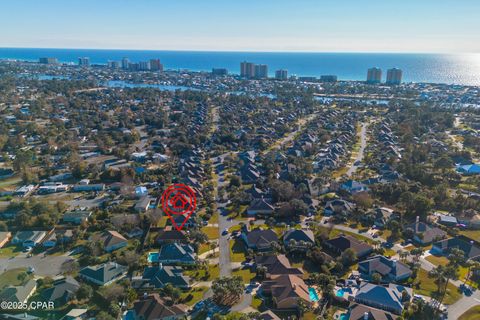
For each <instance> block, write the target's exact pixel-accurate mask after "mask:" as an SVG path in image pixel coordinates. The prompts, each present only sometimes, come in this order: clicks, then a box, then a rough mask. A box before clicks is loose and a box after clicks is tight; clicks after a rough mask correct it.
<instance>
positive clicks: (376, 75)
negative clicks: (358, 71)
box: [367, 68, 382, 83]
mask: <svg viewBox="0 0 480 320" xmlns="http://www.w3.org/2000/svg"><path fill="white" fill-rule="evenodd" d="M381 81H382V69H380V68H370V69H368V72H367V82H368V83H380V82H381Z"/></svg>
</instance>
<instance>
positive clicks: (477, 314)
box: [458, 306, 480, 320]
mask: <svg viewBox="0 0 480 320" xmlns="http://www.w3.org/2000/svg"><path fill="white" fill-rule="evenodd" d="M458 320H480V306H475V307H472V308H470V309H468V310H467V311H466V312H465V313H464V314H462V315H461V316H460V318H458Z"/></svg>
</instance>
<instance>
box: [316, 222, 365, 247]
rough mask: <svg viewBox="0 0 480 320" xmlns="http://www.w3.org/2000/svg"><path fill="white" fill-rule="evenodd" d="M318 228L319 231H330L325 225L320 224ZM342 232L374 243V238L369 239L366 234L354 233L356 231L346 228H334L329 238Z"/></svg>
mask: <svg viewBox="0 0 480 320" xmlns="http://www.w3.org/2000/svg"><path fill="white" fill-rule="evenodd" d="M318 230H319V231H325V232H328V230H329V228H327V227H324V226H318ZM340 234H345V235H349V236H352V237H354V238H356V239H358V240H360V241H364V242H366V243H369V244H372V243H373V240H372V239H369V238H367V237H365V236H362V235H360V234H357V233H354V232H348V231H344V230H339V229H332V231H331V232H330V234H329V238H330V239H331V238H335V237H337V236H338V235H340Z"/></svg>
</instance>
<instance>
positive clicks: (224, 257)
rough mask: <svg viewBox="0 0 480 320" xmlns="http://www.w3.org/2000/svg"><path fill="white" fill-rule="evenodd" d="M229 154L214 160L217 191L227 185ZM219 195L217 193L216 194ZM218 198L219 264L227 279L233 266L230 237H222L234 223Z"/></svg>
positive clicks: (224, 204)
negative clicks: (226, 160)
mask: <svg viewBox="0 0 480 320" xmlns="http://www.w3.org/2000/svg"><path fill="white" fill-rule="evenodd" d="M226 156H227V154H224V155H221V156H219V157H217V158H214V159H213V162H214V163H215V166H214V170H215V172H216V174H217V191H218V188H220V187H223V186H225V185H226V181H225V174H224V167H223V160H224V159H225V157H226ZM216 194H217V193H216ZM216 198H217V212H218V232H219V239H218V248H219V252H220V255H219V264H220V276H221V277H227V276H230V275H231V274H232V265H231V261H230V242H229V240H228V236H225V235H222V232H223V230H225V229H228V228H230V227H231V226H232V225H233V223H232V222H231V221H228V218H227V216H226V215H225V213H226V211H225V210H226V209H225V206H226V203H225V202H223V201H221V200H219V199H218V196H217V197H216Z"/></svg>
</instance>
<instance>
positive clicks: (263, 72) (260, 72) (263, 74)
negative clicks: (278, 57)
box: [255, 64, 268, 79]
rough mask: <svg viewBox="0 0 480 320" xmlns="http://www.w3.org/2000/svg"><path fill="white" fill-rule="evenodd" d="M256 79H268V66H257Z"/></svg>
mask: <svg viewBox="0 0 480 320" xmlns="http://www.w3.org/2000/svg"><path fill="white" fill-rule="evenodd" d="M255 78H257V79H266V78H268V66H267V65H266V64H257V65H255Z"/></svg>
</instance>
